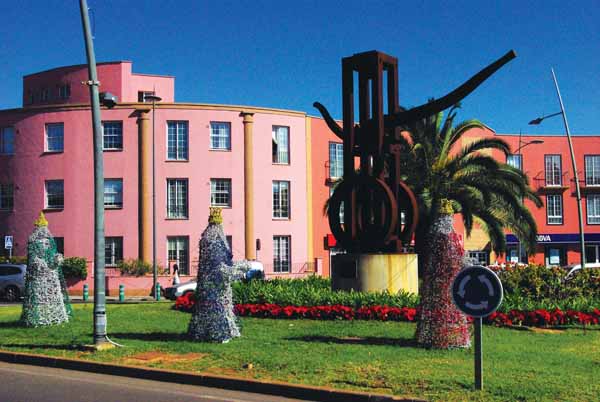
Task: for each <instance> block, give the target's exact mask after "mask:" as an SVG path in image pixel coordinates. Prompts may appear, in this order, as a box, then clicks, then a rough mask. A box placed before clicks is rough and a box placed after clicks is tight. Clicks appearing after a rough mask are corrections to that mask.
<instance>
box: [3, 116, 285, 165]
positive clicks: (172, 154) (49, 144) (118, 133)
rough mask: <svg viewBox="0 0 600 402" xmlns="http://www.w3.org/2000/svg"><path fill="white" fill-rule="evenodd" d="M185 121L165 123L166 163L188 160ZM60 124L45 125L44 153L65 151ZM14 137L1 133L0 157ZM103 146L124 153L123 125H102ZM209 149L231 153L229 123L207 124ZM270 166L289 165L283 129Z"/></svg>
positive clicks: (276, 130) (275, 132)
mask: <svg viewBox="0 0 600 402" xmlns="http://www.w3.org/2000/svg"><path fill="white" fill-rule="evenodd" d="M188 126H189V124H188V122H187V121H168V122H167V160H175V161H187V160H188V158H189V155H188V149H189V143H188V141H189V138H188V137H189V136H188V132H189V130H188ZM64 131H65V127H64V124H63V123H48V124H46V126H45V145H44V150H45V151H46V152H63V150H64ZM14 144H15V133H14V129H13V128H12V127H5V128H2V129H0V154H8V155H12V154H14V153H15V145H14ZM102 146H103V149H104V150H108V151H119V150H122V149H123V122H121V121H104V122H102ZM210 149H212V150H222V151H230V150H231V123H229V122H211V123H210ZM272 154H273V158H272V160H273V163H277V164H289V163H290V129H289V127H284V126H273V128H272Z"/></svg>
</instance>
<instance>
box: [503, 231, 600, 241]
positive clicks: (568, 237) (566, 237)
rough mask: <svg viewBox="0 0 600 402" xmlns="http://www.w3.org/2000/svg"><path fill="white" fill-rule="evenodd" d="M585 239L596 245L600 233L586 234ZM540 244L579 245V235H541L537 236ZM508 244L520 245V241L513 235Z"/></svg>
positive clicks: (509, 237)
mask: <svg viewBox="0 0 600 402" xmlns="http://www.w3.org/2000/svg"><path fill="white" fill-rule="evenodd" d="M584 238H585V242H586V243H596V242H600V233H584ZM536 239H537V242H538V244H548V243H579V233H551V234H543V233H540V234H538V235H537V238H536ZM506 242H507V243H509V244H510V243H519V239H517V236H515V235H513V234H507V235H506Z"/></svg>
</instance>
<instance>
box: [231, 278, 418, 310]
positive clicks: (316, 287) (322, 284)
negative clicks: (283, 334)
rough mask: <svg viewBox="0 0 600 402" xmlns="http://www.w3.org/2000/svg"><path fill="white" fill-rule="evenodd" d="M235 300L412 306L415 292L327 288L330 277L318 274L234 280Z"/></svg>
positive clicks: (360, 305)
mask: <svg viewBox="0 0 600 402" xmlns="http://www.w3.org/2000/svg"><path fill="white" fill-rule="evenodd" d="M233 298H234V300H235V303H240V304H260V303H271V304H278V305H280V306H325V305H334V304H340V305H344V306H352V307H362V306H375V305H387V306H392V307H416V306H417V304H418V296H416V295H413V294H409V293H398V294H395V295H393V294H390V293H388V292H379V293H363V292H353V291H350V292H346V291H333V290H331V281H330V280H329V279H328V278H323V277H320V276H310V277H307V278H302V279H271V280H267V281H249V282H247V283H244V282H235V283H234V284H233Z"/></svg>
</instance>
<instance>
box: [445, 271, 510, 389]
mask: <svg viewBox="0 0 600 402" xmlns="http://www.w3.org/2000/svg"><path fill="white" fill-rule="evenodd" d="M502 296H503V289H502V282H500V279H499V278H498V276H497V275H496V274H495V273H494V272H493V271H492V270H491V269H488V268H485V267H482V266H480V265H475V266H472V267H467V268H465V269H463V270H462V271H460V272H459V273H458V275H456V278H454V282H453V283H452V300H453V301H454V304H455V305H456V307H458V309H459V310H460V311H462V312H463V313H465V314H467V315H469V316H471V317H473V318H474V325H475V389H478V390H482V389H483V344H482V332H483V331H482V328H481V327H482V318H483V317H487V316H488V315H490V314H492V313H493V312H494V311H496V309H497V308H498V307H499V306H500V304H501V303H502Z"/></svg>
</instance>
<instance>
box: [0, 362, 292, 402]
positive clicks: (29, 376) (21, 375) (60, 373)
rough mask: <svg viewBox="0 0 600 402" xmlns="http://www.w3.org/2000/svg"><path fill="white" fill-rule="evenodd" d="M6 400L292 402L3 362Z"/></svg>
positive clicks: (1, 392) (0, 371)
mask: <svg viewBox="0 0 600 402" xmlns="http://www.w3.org/2000/svg"><path fill="white" fill-rule="evenodd" d="M0 378H2V386H1V387H0V401H4V402H26V401H27V402H36V401H43V402H71V401H78V402H95V401H98V402H100V401H102V402H113V401H114V402H125V401H128V402H129V401H131V402H133V401H140V402H147V401H168V402H179V401H181V402H195V401H202V402H207V401H211V402H212V401H215V402H275V401H277V402H279V401H281V402H293V401H300V400H299V399H290V398H284V397H280V396H272V395H264V394H255V393H249V392H240V391H229V390H224V389H218V388H208V387H201V386H194V385H183V384H173V383H166V382H160V381H151V380H141V379H136V378H127V377H119V376H111V375H106V374H95V373H88V372H81V371H73V370H63V369H57V368H49V367H38V366H30V365H22V364H12V363H5V362H0Z"/></svg>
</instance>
